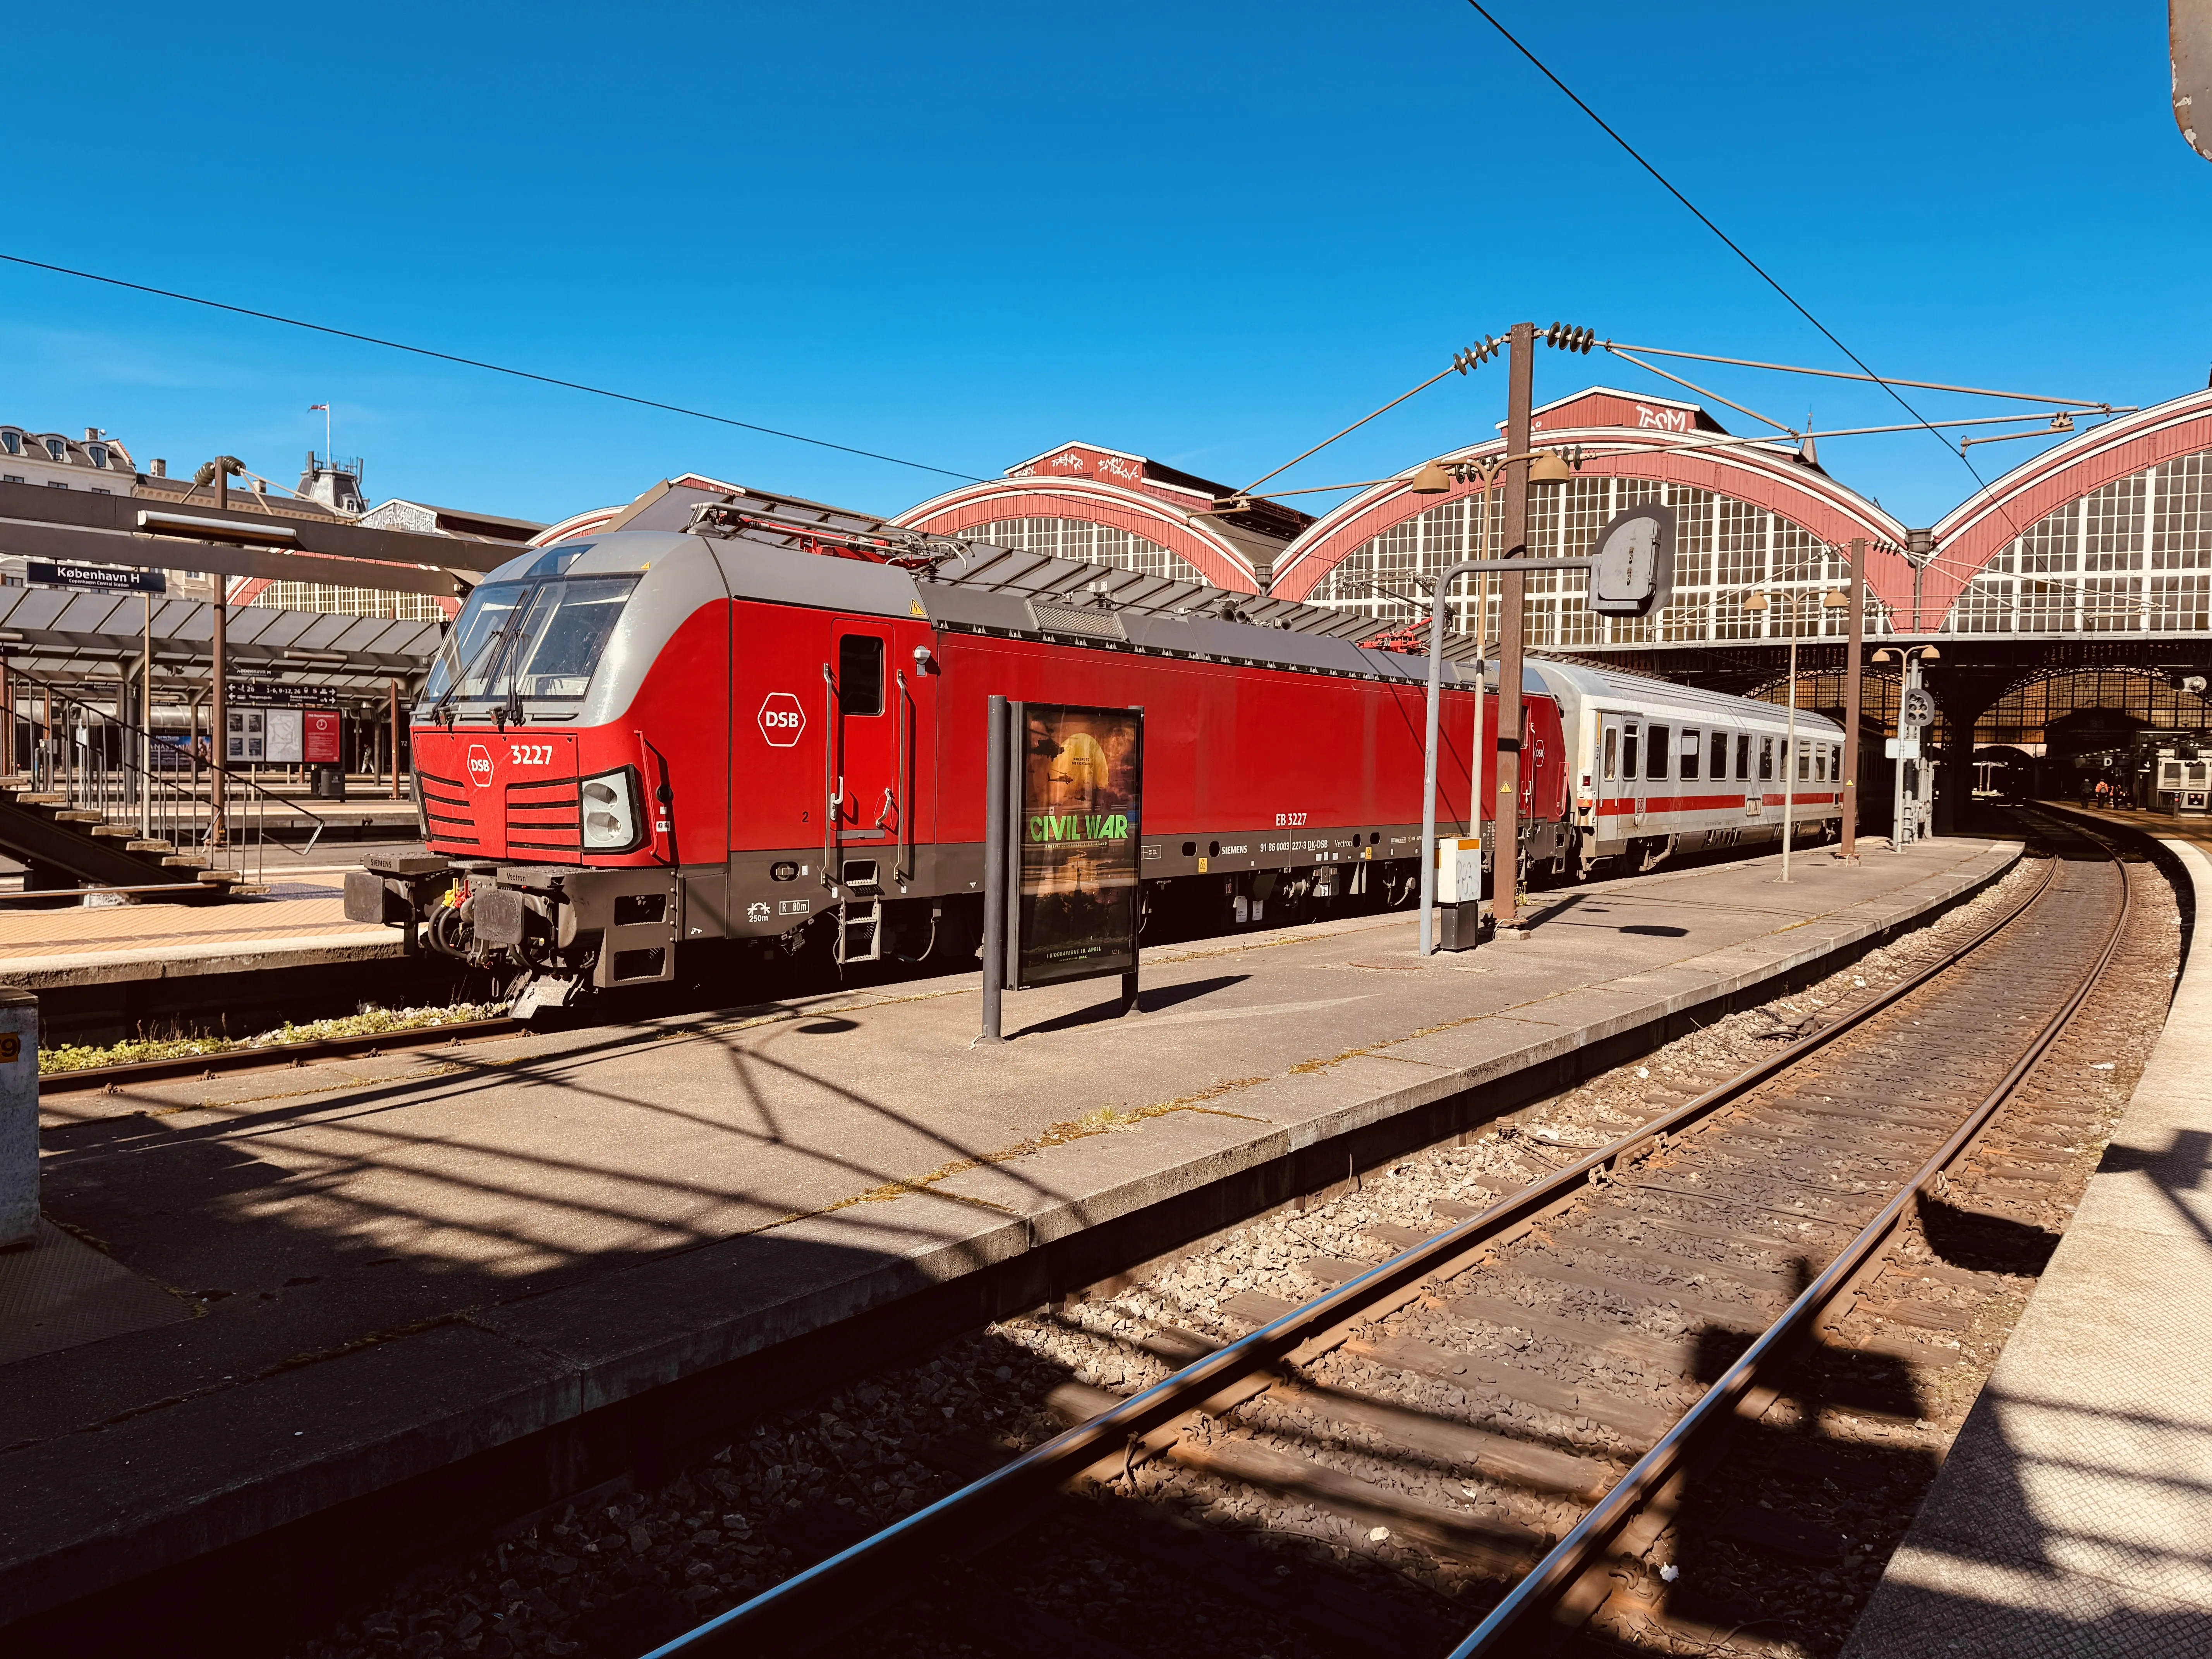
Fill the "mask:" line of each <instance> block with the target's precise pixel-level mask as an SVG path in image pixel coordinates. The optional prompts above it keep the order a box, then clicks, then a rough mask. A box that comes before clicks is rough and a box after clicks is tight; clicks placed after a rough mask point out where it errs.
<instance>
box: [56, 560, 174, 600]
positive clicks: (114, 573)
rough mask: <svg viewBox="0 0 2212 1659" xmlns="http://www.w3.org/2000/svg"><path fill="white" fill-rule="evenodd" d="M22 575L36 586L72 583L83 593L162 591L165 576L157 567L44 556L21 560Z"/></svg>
mask: <svg viewBox="0 0 2212 1659" xmlns="http://www.w3.org/2000/svg"><path fill="white" fill-rule="evenodd" d="M23 574H24V578H25V580H27V581H29V582H30V583H32V584H33V586H39V587H74V588H76V589H77V590H78V591H79V592H84V593H166V592H168V591H169V579H168V577H167V574H164V573H163V572H161V571H159V570H136V569H126V568H123V567H121V566H118V565H112V564H60V563H53V562H48V561H47V560H45V559H27V560H26V561H25V562H24V568H23Z"/></svg>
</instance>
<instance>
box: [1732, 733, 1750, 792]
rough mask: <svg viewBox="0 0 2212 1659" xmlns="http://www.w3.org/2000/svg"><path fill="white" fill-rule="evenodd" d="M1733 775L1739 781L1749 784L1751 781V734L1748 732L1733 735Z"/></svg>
mask: <svg viewBox="0 0 2212 1659" xmlns="http://www.w3.org/2000/svg"><path fill="white" fill-rule="evenodd" d="M1735 775H1736V777H1737V779H1738V780H1739V781H1742V782H1749V781H1750V780H1751V733H1750V732H1737V733H1736V734H1735Z"/></svg>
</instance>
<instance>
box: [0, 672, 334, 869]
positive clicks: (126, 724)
mask: <svg viewBox="0 0 2212 1659" xmlns="http://www.w3.org/2000/svg"><path fill="white" fill-rule="evenodd" d="M9 679H10V681H11V682H12V683H13V684H14V686H15V688H16V690H15V696H14V698H13V699H12V700H11V706H10V708H9V711H8V714H7V718H9V719H11V720H14V721H15V723H16V724H17V726H24V725H27V726H29V728H30V729H29V732H28V738H27V741H22V740H19V742H18V744H17V755H18V757H19V758H20V759H21V760H23V761H26V762H27V764H26V765H23V766H22V767H21V769H19V771H18V774H17V775H18V777H19V778H20V779H21V780H22V781H26V782H27V783H28V784H29V785H30V788H31V793H34V794H40V795H46V796H49V797H53V798H56V799H52V801H51V802H50V803H49V804H51V805H57V806H58V807H59V808H60V809H61V810H62V811H74V812H91V813H94V814H97V815H98V816H99V817H100V818H101V819H102V820H104V821H106V823H113V824H118V825H123V826H126V827H135V828H136V829H137V831H138V837H137V840H138V842H141V843H147V845H145V846H143V847H133V848H132V850H143V851H158V850H160V848H159V846H157V845H155V843H161V844H166V846H167V848H168V849H169V850H171V851H172V852H174V853H179V854H197V855H200V856H204V857H205V858H206V860H208V864H207V867H208V868H210V869H211V870H219V871H228V872H230V873H231V874H232V875H233V876H234V878H236V879H237V880H238V881H240V882H241V883H247V884H259V883H260V882H261V880H262V878H263V875H264V871H265V858H266V853H267V849H268V848H270V846H271V845H275V846H277V847H281V848H287V849H289V850H290V851H293V852H295V853H306V852H307V851H308V850H310V849H311V848H313V846H314V845H315V843H316V842H318V841H319V840H320V839H321V837H322V834H323V831H324V830H325V829H326V828H328V827H329V824H328V821H327V820H326V819H325V818H324V817H323V816H322V815H321V814H320V813H319V812H315V811H312V810H310V809H309V808H307V807H305V806H302V805H301V804H300V803H299V802H297V801H295V800H291V799H288V798H286V797H284V796H282V795H279V794H276V793H275V792H273V791H271V790H269V789H265V788H264V787H262V786H261V785H260V784H258V783H257V782H255V781H253V780H252V778H250V777H247V776H246V775H244V774H242V773H240V772H238V771H235V770H234V769H232V768H230V767H228V766H226V765H224V764H222V762H220V761H219V760H216V759H214V758H212V757H209V758H203V757H201V756H200V755H198V754H197V753H196V752H193V751H192V750H190V749H189V748H179V746H178V745H177V744H174V743H173V742H171V741H169V740H168V739H167V738H161V737H158V736H156V735H155V734H153V733H152V732H149V731H148V730H147V729H146V728H145V727H144V726H140V725H138V724H137V723H136V722H135V721H132V720H130V719H128V718H126V717H125V715H124V714H122V712H121V709H120V708H119V707H118V708H109V707H106V706H104V705H102V704H100V703H99V702H94V701H92V700H90V699H88V698H86V697H82V696H78V695H77V694H76V693H75V692H73V691H70V690H67V689H66V688H64V687H62V686H58V685H55V684H52V683H51V682H49V681H46V680H43V679H40V678H39V677H38V676H36V675H33V674H27V673H25V672H24V671H22V670H21V669H10V670H9ZM26 692H28V693H30V694H31V696H32V697H33V698H34V699H35V700H38V701H40V702H43V705H44V706H43V708H42V709H40V710H39V711H37V713H36V714H33V712H31V711H29V710H27V708H25V706H24V705H25V702H26V701H27V699H26V697H25V693H26ZM119 702H120V694H118V703H119ZM177 772H180V773H182V774H183V775H182V776H178V775H173V773H177ZM126 845H131V844H130V843H126Z"/></svg>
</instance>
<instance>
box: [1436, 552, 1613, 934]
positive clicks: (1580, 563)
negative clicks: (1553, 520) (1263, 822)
mask: <svg viewBox="0 0 2212 1659" xmlns="http://www.w3.org/2000/svg"><path fill="white" fill-rule="evenodd" d="M1596 563H1597V560H1596V558H1595V556H1584V557H1583V558H1579V559H1462V560H1461V561H1460V562H1458V563H1457V564H1455V565H1452V566H1450V567H1449V568H1447V569H1445V570H1443V571H1442V572H1440V573H1438V574H1437V580H1436V586H1435V587H1434V588H1433V589H1431V595H1430V599H1429V710H1428V747H1427V749H1426V750H1425V752H1424V753H1423V755H1422V757H1421V939H1420V945H1419V947H1418V948H1417V950H1416V951H1415V952H1414V954H1415V955H1416V956H1422V957H1426V956H1431V955H1434V954H1435V951H1436V927H1437V919H1436V903H1437V716H1438V714H1439V704H1440V703H1441V702H1443V677H1444V596H1445V595H1446V594H1447V593H1448V592H1450V590H1451V585H1452V583H1453V582H1455V581H1456V580H1458V579H1459V578H1460V577H1462V576H1480V575H1487V574H1492V573H1495V574H1501V575H1510V574H1512V573H1513V572H1514V571H1516V570H1589V569H1590V568H1593V567H1594V566H1595V564H1596ZM1504 690H1505V688H1504V685H1503V684H1500V685H1499V686H1498V691H1499V692H1500V694H1501V695H1502V694H1503V693H1504ZM1484 695H1485V693H1484V690H1483V679H1482V657H1481V653H1480V650H1478V651H1477V652H1476V653H1475V665H1474V718H1475V723H1476V724H1475V730H1476V732H1477V733H1478V738H1477V741H1478V742H1480V735H1479V734H1480V732H1481V729H1482V727H1481V721H1482V699H1483V696H1484ZM1468 765H1469V766H1471V767H1472V768H1474V782H1475V787H1474V794H1475V797H1476V799H1475V800H1474V802H1473V803H1472V805H1470V807H1469V811H1468V816H1470V817H1473V818H1474V823H1471V824H1469V825H1468V829H1470V830H1471V831H1473V833H1474V839H1475V842H1476V844H1477V845H1478V847H1479V846H1480V843H1481V841H1482V803H1481V799H1480V797H1481V793H1482V757H1481V756H1480V755H1479V754H1477V755H1470V756H1469V757H1468ZM1511 850H1512V852H1513V854H1514V856H1515V858H1516V860H1517V859H1518V858H1519V856H1520V850H1521V849H1520V848H1517V847H1516V848H1513V849H1511ZM1476 856H1477V857H1478V858H1480V856H1481V854H1480V853H1479V852H1478V853H1477V854H1476ZM1491 862H1492V867H1493V868H1494V869H1496V871H1497V872H1498V875H1497V879H1498V880H1499V881H1512V880H1515V879H1516V877H1517V872H1516V871H1514V870H1511V869H1509V868H1508V867H1507V866H1506V863H1505V860H1504V852H1503V851H1502V850H1501V851H1500V852H1498V853H1496V854H1492V860H1491ZM1475 908H1476V911H1477V913H1478V914H1477V916H1476V921H1477V923H1478V927H1477V930H1476V931H1477V932H1478V933H1479V932H1480V925H1479V924H1480V920H1481V918H1480V910H1481V908H1482V902H1481V901H1480V899H1477V900H1476V901H1475Z"/></svg>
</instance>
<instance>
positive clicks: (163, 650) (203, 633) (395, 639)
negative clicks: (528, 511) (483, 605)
mask: <svg viewBox="0 0 2212 1659" xmlns="http://www.w3.org/2000/svg"><path fill="white" fill-rule="evenodd" d="M153 605H154V689H155V692H156V693H157V694H159V693H160V692H161V691H162V690H167V689H170V688H172V687H173V689H175V690H179V691H184V692H189V691H191V690H193V689H194V688H195V686H196V684H204V683H205V682H206V680H207V679H208V678H209V676H210V674H211V673H212V672H213V671H214V668H215V654H214V638H215V606H214V605H212V604H210V603H206V602H204V601H199V600H186V599H165V598H163V597H162V596H161V595H160V594H155V596H154V600H153ZM144 623H145V610H144V601H143V599H141V598H140V596H139V595H137V594H136V593H85V592H74V591H71V590H70V589H67V588H58V587H8V588H0V651H4V652H5V653H6V655H7V662H8V665H9V667H10V668H12V669H16V670H20V671H22V672H24V673H26V674H29V675H33V676H35V677H36V678H40V679H45V680H53V681H58V682H62V683H65V684H73V685H74V684H82V683H84V682H86V681H100V682H113V681H114V680H116V679H118V678H119V677H121V676H123V675H130V676H132V677H135V676H136V675H137V665H138V659H139V655H140V653H141V650H142V649H143V641H144V635H143V629H144ZM442 633H443V629H441V626H440V624H439V623H435V622H400V621H397V620H395V619H394V618H392V617H348V616H340V615H336V614H333V613H331V612H329V611H275V610H264V609H263V608H262V607H261V606H259V605H232V606H231V607H230V611H229V617H228V623H227V625H226V629H225V641H224V651H225V654H226V657H227V659H228V668H229V677H230V678H232V679H233V680H238V679H241V678H245V679H260V680H267V681H275V682H279V683H282V684H286V685H292V686H298V687H300V688H301V689H302V690H325V691H327V692H329V693H330V694H331V696H334V697H365V696H383V695H384V694H385V693H386V690H387V688H388V686H389V684H390V683H391V682H392V680H394V679H397V680H399V681H400V682H402V689H403V690H405V689H407V688H408V687H410V686H411V685H413V684H415V683H416V682H417V681H418V680H419V679H420V678H421V676H422V674H423V672H424V671H426V670H427V669H428V667H429V665H430V659H431V658H432V656H433V655H435V653H436V651H437V649H438V641H439V640H440V638H441V635H442Z"/></svg>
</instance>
